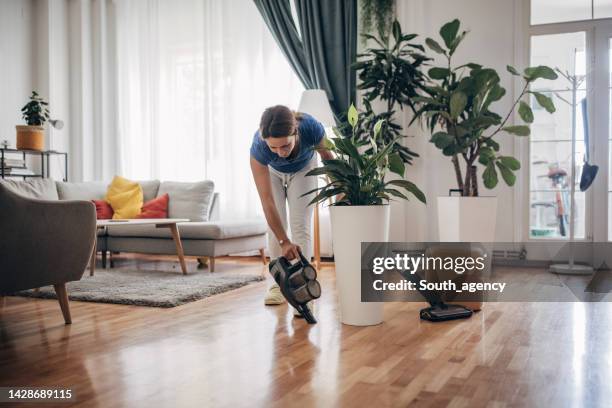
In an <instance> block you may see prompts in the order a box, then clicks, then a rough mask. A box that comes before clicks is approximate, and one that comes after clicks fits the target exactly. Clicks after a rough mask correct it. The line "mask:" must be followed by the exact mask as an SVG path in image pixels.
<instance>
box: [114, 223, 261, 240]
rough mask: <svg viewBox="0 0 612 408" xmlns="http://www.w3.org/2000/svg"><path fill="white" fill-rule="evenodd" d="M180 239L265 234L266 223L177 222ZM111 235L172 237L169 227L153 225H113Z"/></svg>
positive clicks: (226, 237)
mask: <svg viewBox="0 0 612 408" xmlns="http://www.w3.org/2000/svg"><path fill="white" fill-rule="evenodd" d="M177 225H178V229H179V233H180V235H181V239H229V238H240V237H249V236H253V235H261V234H265V233H266V231H267V224H266V223H265V221H263V220H261V219H252V220H239V221H209V222H184V223H179V224H177ZM108 235H109V236H111V237H113V236H114V237H139V238H172V234H171V232H170V228H163V227H162V228H157V227H156V226H155V225H117V226H115V225H113V226H112V227H108Z"/></svg>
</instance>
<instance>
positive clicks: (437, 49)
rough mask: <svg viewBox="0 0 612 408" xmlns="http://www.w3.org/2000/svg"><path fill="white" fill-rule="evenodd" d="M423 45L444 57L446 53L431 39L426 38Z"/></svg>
mask: <svg viewBox="0 0 612 408" xmlns="http://www.w3.org/2000/svg"><path fill="white" fill-rule="evenodd" d="M425 44H427V46H428V47H429V48H431V50H432V51H434V52H437V53H438V54H442V55H446V51H444V49H443V48H442V47H441V46H440V44H438V42H437V41H436V40H434V39H433V38H426V39H425Z"/></svg>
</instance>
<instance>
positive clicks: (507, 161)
mask: <svg viewBox="0 0 612 408" xmlns="http://www.w3.org/2000/svg"><path fill="white" fill-rule="evenodd" d="M499 162H500V163H501V164H503V165H504V166H506V167H508V168H509V169H510V170H514V171H516V170H519V169H520V168H521V162H520V161H518V160H517V159H515V158H514V157H512V156H499Z"/></svg>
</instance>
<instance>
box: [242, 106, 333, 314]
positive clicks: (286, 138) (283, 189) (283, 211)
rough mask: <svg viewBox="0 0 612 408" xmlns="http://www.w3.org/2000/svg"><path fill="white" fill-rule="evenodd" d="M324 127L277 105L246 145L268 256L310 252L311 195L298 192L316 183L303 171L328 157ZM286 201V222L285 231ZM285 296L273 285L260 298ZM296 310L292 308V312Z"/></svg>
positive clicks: (274, 301)
mask: <svg viewBox="0 0 612 408" xmlns="http://www.w3.org/2000/svg"><path fill="white" fill-rule="evenodd" d="M324 146H325V129H324V128H323V125H321V123H319V122H318V121H317V120H316V119H315V118H313V117H312V116H310V115H307V114H303V113H296V112H293V111H291V110H290V109H289V108H287V107H286V106H282V105H277V106H272V107H270V108H268V109H266V110H265V111H264V113H263V115H262V116H261V122H260V124H259V130H258V131H257V132H255V135H254V137H253V142H252V144H251V171H252V172H253V179H254V180H255V185H256V186H257V192H258V193H259V198H260V200H261V205H262V206H263V210H264V214H265V216H266V221H267V222H268V250H269V252H270V257H271V258H276V257H278V256H280V255H283V256H284V257H286V258H287V259H289V260H291V259H294V258H297V257H298V256H299V255H298V250H301V251H302V254H303V255H304V256H305V257H306V259H310V258H311V256H312V237H311V234H310V224H311V220H312V212H313V207H312V206H310V205H308V203H309V202H310V200H311V199H312V198H313V194H314V193H312V194H309V195H308V196H302V195H303V194H304V193H306V192H308V191H311V190H313V189H315V188H316V187H317V178H316V177H306V176H305V174H306V173H307V172H308V171H309V170H311V169H312V168H314V167H315V166H316V163H317V159H316V157H315V154H314V152H315V151H317V152H318V153H319V155H320V156H321V159H323V160H327V159H331V158H333V156H332V153H331V152H330V151H329V150H326V149H325V147H324ZM287 204H288V207H289V227H290V229H291V238H289V235H288V231H287ZM284 301H285V299H284V298H283V296H282V294H281V292H280V289H279V287H278V285H276V284H274V285H272V287H271V288H270V289H269V291H268V293H267V294H266V297H265V299H264V303H265V304H266V305H278V304H281V303H283V302H284ZM296 312H297V311H296Z"/></svg>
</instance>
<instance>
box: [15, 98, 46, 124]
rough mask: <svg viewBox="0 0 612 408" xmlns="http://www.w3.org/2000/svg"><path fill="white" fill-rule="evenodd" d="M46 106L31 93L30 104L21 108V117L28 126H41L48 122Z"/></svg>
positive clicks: (43, 101)
mask: <svg viewBox="0 0 612 408" xmlns="http://www.w3.org/2000/svg"><path fill="white" fill-rule="evenodd" d="M48 105H49V104H48V103H47V102H46V101H45V100H44V99H42V98H41V97H40V96H38V93H37V92H36V91H32V95H31V96H30V102H28V103H27V104H26V105H25V106H24V107H23V108H21V114H22V117H23V119H24V120H25V121H26V123H27V124H28V126H42V125H44V124H45V122H46V121H48V120H49V109H48V108H47V106H48Z"/></svg>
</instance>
